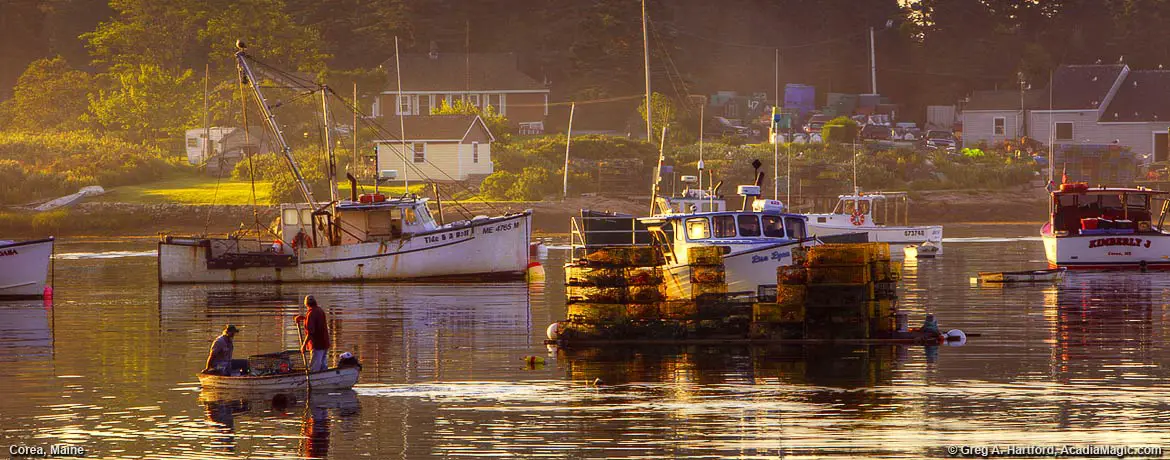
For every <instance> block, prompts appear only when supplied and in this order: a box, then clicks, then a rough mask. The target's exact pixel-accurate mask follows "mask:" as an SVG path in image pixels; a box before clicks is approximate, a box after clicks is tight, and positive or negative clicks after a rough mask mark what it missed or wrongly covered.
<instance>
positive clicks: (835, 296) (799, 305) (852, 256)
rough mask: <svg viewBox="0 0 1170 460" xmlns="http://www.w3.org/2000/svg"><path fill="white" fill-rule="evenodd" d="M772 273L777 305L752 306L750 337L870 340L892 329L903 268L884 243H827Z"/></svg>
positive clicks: (884, 334)
mask: <svg viewBox="0 0 1170 460" xmlns="http://www.w3.org/2000/svg"><path fill="white" fill-rule="evenodd" d="M793 259H794V260H793V262H794V263H793V265H791V266H786V267H780V268H779V269H777V273H776V284H777V286H776V302H767V303H756V304H755V305H753V309H752V320H753V324H752V336H753V337H756V338H772V339H777V338H779V339H790V338H804V339H816V340H835V339H868V338H873V337H880V336H887V335H889V334H890V333H891V332H892V331H893V328H894V322H895V321H894V301H895V300H896V298H897V281H898V280H899V279H900V278H901V264H900V263H897V262H893V261H891V260H890V249H889V245H888V244H886V243H856V244H825V245H820V246H814V247H812V248H809V249H808V250H807V251H797V252H795V253H794V255H793Z"/></svg>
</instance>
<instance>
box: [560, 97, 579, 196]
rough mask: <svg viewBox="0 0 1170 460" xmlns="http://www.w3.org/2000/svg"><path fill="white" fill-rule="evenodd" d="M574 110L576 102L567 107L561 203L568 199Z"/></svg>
mask: <svg viewBox="0 0 1170 460" xmlns="http://www.w3.org/2000/svg"><path fill="white" fill-rule="evenodd" d="M576 110H577V103H576V102H574V103H572V104H571V105H569V130H568V131H566V132H565V184H564V190H563V191H562V193H563V195H561V196H562V198H561V201H564V200H567V199H569V144H570V143H571V142H572V141H573V112H575V111H576Z"/></svg>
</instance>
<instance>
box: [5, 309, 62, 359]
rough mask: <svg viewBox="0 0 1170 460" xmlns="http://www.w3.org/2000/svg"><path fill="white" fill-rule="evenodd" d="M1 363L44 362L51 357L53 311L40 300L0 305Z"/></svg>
mask: <svg viewBox="0 0 1170 460" xmlns="http://www.w3.org/2000/svg"><path fill="white" fill-rule="evenodd" d="M0 318H4V321H2V322H0V362H4V361H47V360H49V359H51V358H52V355H53V328H52V321H53V307H52V303H51V302H44V301H41V300H21V301H0Z"/></svg>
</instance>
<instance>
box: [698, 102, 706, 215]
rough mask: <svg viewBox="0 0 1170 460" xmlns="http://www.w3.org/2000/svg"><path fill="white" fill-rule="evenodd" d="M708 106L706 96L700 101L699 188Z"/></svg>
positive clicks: (701, 180) (701, 175) (701, 183)
mask: <svg viewBox="0 0 1170 460" xmlns="http://www.w3.org/2000/svg"><path fill="white" fill-rule="evenodd" d="M706 108H707V101H706V98H705V97H704V98H703V102H700V103H699V165H698V166H699V185H698V186H697V187H699V190H703V124H704V122H705V121H707V117H706V115H705V113H704V112H705V111H706ZM700 193H701V192H700ZM699 197H700V198H702V195H699Z"/></svg>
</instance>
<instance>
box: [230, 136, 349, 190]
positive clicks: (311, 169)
mask: <svg viewBox="0 0 1170 460" xmlns="http://www.w3.org/2000/svg"><path fill="white" fill-rule="evenodd" d="M334 155H335V156H336V157H337V161H338V165H337V171H338V176H340V177H344V175H345V166H346V165H347V164H348V163H349V162H350V161H351V160H350V159H349V157H350V155H348V154H347V153H346V152H345V151H339V152H335V153H334ZM293 157H294V158H296V160H297V167H298V168H299V169H300V171H301V176H302V177H304V178H305V182H308V184H309V189H310V190H312V192H313V199H315V200H317V201H319V202H324V201H328V200H329V179H328V176H327V175H326V171H327V166H326V154H325V153H324V152H321V151H319V150H316V149H302V150H297V151H294V152H293ZM248 167H249V166H248V160H246V159H245V160H244V161H241V162H239V163H236V167H235V169H233V170H232V179H235V180H241V181H246V180H250V177H251V175H250V174H249V172H248ZM251 167H252V168H253V171H254V173H255V179H256V180H257V181H266V182H267V181H271V182H272V186H271V187H272V188H271V191H270V192H269V196H270V197H271V200H272V202H273V203H303V202H304V201H305V197H304V195H303V194H302V193H301V190H300V188H299V187H298V186H297V183H296V180H294V179H293V174H292V171H290V170H289V167H288V162H287V161H286V160H285V159H284V157H283V156H282V155H280V154H278V153H266V154H261V155H253V156H252V166H251Z"/></svg>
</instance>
